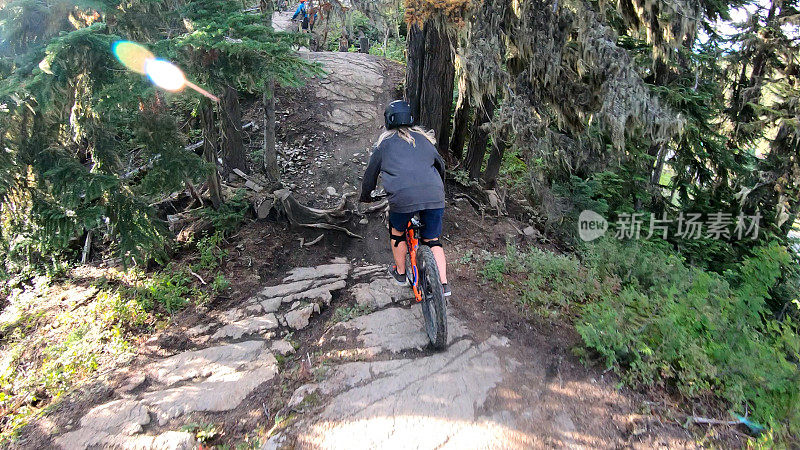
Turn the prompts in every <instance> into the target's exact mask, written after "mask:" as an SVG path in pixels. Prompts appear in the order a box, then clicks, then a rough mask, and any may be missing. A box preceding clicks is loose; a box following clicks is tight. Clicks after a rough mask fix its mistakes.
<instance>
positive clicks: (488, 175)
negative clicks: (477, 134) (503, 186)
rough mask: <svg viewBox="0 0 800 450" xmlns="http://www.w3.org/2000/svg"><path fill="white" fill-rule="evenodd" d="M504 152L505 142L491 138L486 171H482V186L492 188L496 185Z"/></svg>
mask: <svg viewBox="0 0 800 450" xmlns="http://www.w3.org/2000/svg"><path fill="white" fill-rule="evenodd" d="M505 152H506V144H505V142H498V141H497V140H496V139H492V152H491V153H490V154H489V161H487V162H486V171H485V172H484V173H483V186H484V188H486V189H494V187H495V186H496V185H497V176H498V175H499V174H500V166H501V165H502V164H503V155H504V154H505Z"/></svg>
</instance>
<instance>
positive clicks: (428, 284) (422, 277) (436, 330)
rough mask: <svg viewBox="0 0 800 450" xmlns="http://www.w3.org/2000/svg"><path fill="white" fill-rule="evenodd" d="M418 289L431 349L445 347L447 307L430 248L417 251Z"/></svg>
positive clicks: (425, 247) (424, 247)
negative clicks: (420, 294)
mask: <svg viewBox="0 0 800 450" xmlns="http://www.w3.org/2000/svg"><path fill="white" fill-rule="evenodd" d="M417 270H418V272H419V275H418V279H419V282H418V285H417V286H418V288H419V289H420V291H421V292H422V295H423V297H424V298H423V300H422V315H423V316H424V317H425V332H426V333H428V339H430V341H431V345H433V348H435V349H437V350H441V349H444V348H445V347H447V305H446V303H445V298H444V289H442V282H441V280H440V279H439V266H437V265H436V259H435V258H434V257H433V252H432V251H431V249H430V247H428V246H426V245H420V246H419V248H418V249H417Z"/></svg>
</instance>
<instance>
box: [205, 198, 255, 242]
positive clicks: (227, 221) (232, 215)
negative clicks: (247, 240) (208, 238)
mask: <svg viewBox="0 0 800 450" xmlns="http://www.w3.org/2000/svg"><path fill="white" fill-rule="evenodd" d="M248 209H250V204H249V203H248V202H247V198H246V197H245V192H244V190H242V189H239V190H238V191H236V194H235V195H234V196H233V197H232V198H230V199H229V200H227V201H226V202H225V203H223V204H221V205H220V207H219V208H218V209H213V208H203V209H201V210H200V211H199V213H198V214H199V215H200V217H202V218H204V219H207V220H209V221H210V222H211V225H212V227H213V228H214V230H215V231H216V232H218V233H221V234H222V235H223V236H230V235H231V234H233V232H235V231H236V230H237V229H239V225H241V224H242V222H244V217H245V214H247V210H248Z"/></svg>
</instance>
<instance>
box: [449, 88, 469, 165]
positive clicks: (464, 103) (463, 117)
mask: <svg viewBox="0 0 800 450" xmlns="http://www.w3.org/2000/svg"><path fill="white" fill-rule="evenodd" d="M471 107H472V106H471V105H470V102H469V94H468V93H467V80H466V77H465V76H463V75H462V76H461V77H459V80H458V103H456V113H455V115H454V118H453V138H452V139H451V140H450V154H451V155H452V156H453V159H455V160H461V158H462V157H463V156H464V144H465V143H466V140H467V126H468V125H469V116H470V109H471Z"/></svg>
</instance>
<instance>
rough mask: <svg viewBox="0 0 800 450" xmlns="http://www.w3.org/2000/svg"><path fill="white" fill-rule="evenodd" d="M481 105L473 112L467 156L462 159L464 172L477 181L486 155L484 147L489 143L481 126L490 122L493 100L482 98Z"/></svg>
mask: <svg viewBox="0 0 800 450" xmlns="http://www.w3.org/2000/svg"><path fill="white" fill-rule="evenodd" d="M482 103H483V107H482V108H478V109H476V111H475V119H474V120H473V121H472V130H471V135H470V138H469V145H468V146H467V155H466V156H465V157H464V170H466V171H467V173H468V174H469V178H470V179H471V180H477V179H479V178H480V176H481V166H482V165H483V157H484V155H486V146H487V145H488V143H489V132H488V131H486V130H485V129H483V128H482V127H481V126H482V125H483V124H485V123H488V122H489V120H491V117H492V113H494V108H495V103H494V100H493V99H491V98H484V99H483V102H482Z"/></svg>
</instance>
